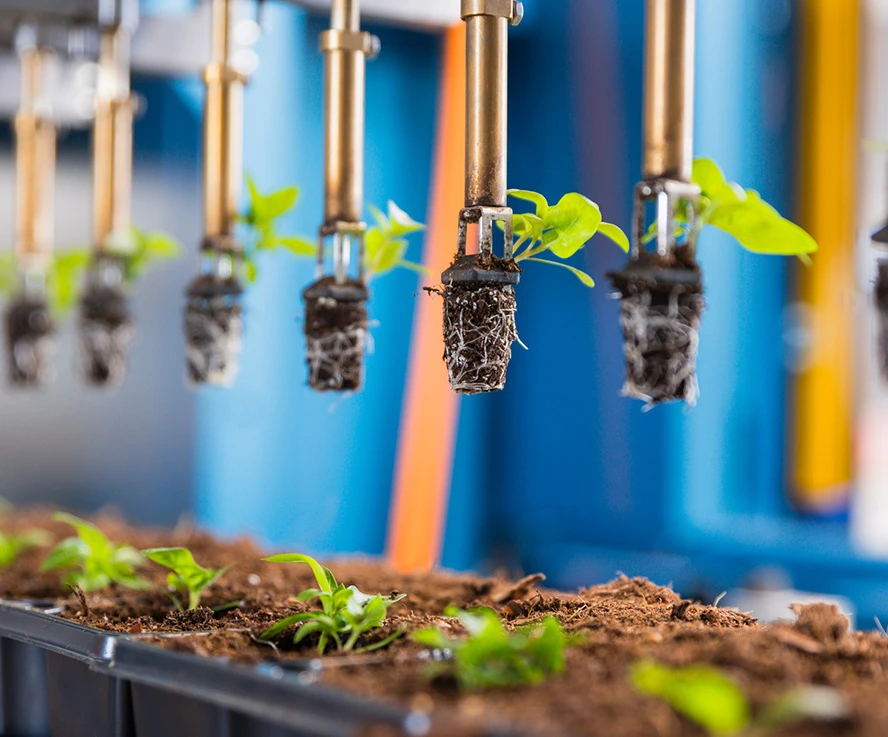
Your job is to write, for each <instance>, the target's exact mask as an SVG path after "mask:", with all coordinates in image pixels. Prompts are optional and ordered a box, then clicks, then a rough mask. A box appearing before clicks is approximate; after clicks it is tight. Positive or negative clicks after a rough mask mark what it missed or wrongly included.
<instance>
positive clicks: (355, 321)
mask: <svg viewBox="0 0 888 737" xmlns="http://www.w3.org/2000/svg"><path fill="white" fill-rule="evenodd" d="M328 279H329V281H330V284H331V285H332V284H333V277H328ZM318 286H319V284H316V285H314V288H318ZM347 286H353V287H354V288H355V289H356V290H364V289H365V287H364V284H363V283H362V282H359V281H350V282H349V283H348V284H347ZM367 322H368V317H367V303H366V302H365V301H357V300H337V299H334V298H332V297H329V296H324V297H318V298H311V297H308V296H306V298H305V339H306V343H307V350H306V360H307V362H308V385H309V386H310V387H311V388H312V389H314V390H315V391H357V390H358V389H360V388H361V384H362V383H363V377H364V350H365V343H366V337H367Z"/></svg>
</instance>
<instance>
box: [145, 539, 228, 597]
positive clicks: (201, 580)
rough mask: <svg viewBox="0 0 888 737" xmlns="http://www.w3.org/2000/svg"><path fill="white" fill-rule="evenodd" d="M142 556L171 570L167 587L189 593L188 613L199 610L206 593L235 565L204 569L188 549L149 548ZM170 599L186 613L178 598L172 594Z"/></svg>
mask: <svg viewBox="0 0 888 737" xmlns="http://www.w3.org/2000/svg"><path fill="white" fill-rule="evenodd" d="M142 555H144V556H145V557H146V558H148V560H151V561H154V562H155V563H157V564H158V565H161V566H163V567H164V568H169V569H170V571H171V572H170V573H169V574H167V586H168V587H169V588H170V590H171V591H179V592H183V593H184V592H187V593H188V611H191V610H193V609H197V607H198V606H199V605H200V599H201V596H203V593H204V591H206V590H207V588H209V587H210V586H212V585H213V584H214V583H215V582H216V581H218V580H219V578H221V577H222V576H224V575H225V574H226V573H227V572H228V570H229V569H230V568H231V565H233V564H231V565H227V566H224V567H222V568H204V567H203V566H201V565H198V564H197V563H196V562H195V560H194V555H192V553H191V551H190V550H188V549H187V548H149V549H148V550H143V551H142ZM170 598H171V599H172V600H173V604H175V605H176V609H178V610H179V611H180V612H182V611H185V607H184V606H183V605H182V601H181V599H179V597H178V596H176V595H175V594H174V593H170Z"/></svg>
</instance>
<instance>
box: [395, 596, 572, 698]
mask: <svg viewBox="0 0 888 737" xmlns="http://www.w3.org/2000/svg"><path fill="white" fill-rule="evenodd" d="M446 614H447V616H449V617H456V618H457V619H458V620H459V622H460V624H461V625H462V626H463V627H464V628H465V630H466V632H467V636H465V637H456V638H454V637H450V636H449V635H446V634H445V633H444V632H442V631H441V630H440V629H438V628H435V627H430V628H428V629H423V630H419V631H417V632H414V633H413V634H412V635H411V638H412V639H413V640H415V641H416V642H418V643H419V644H421V645H425V646H426V647H429V648H433V649H435V650H442V651H448V652H449V653H451V654H452V659H451V660H450V661H445V662H443V663H438V664H435V665H433V666H432V667H431V668H430V675H431V676H432V677H439V676H441V675H449V676H452V677H454V678H455V679H456V682H457V684H458V685H459V687H460V688H461V689H463V690H466V691H478V690H483V689H488V688H504V687H509V686H519V685H523V684H531V685H532V684H537V683H540V682H541V681H543V680H544V679H545V678H547V677H548V676H550V675H552V674H553V673H563V672H564V667H565V658H564V653H565V650H566V649H567V648H568V647H569V646H570V645H571V644H573V642H574V641H575V639H576V638H574V637H571V636H570V635H567V634H566V633H565V632H564V630H562V628H561V623H560V622H559V621H558V620H557V619H555V618H554V617H544V618H543V620H542V621H540V622H538V623H536V624H531V625H527V626H525V627H522V628H521V629H519V630H517V631H515V632H508V631H507V630H506V628H505V627H504V626H503V624H502V622H501V621H500V618H499V617H498V616H497V615H496V612H494V611H493V610H492V609H476V610H473V611H471V612H466V611H462V610H460V609H456V608H455V607H449V608H448V609H447V611H446Z"/></svg>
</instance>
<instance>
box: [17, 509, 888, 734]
mask: <svg viewBox="0 0 888 737" xmlns="http://www.w3.org/2000/svg"><path fill="white" fill-rule="evenodd" d="M47 520H48V513H47V512H46V511H41V510H34V511H32V512H25V513H22V512H16V513H15V514H6V515H4V516H3V517H2V518H0V529H3V530H4V531H19V532H21V531H23V530H27V529H33V528H34V527H40V528H44V529H48V530H50V532H52V533H53V535H54V536H55V537H57V538H58V539H60V538H61V537H63V536H66V535H68V534H69V529H68V528H67V526H66V525H60V524H58V523H51V522H48V521H47ZM93 520H94V521H95V522H96V523H97V524H99V525H100V526H101V527H102V528H103V529H104V530H105V531H106V533H107V534H108V535H109V537H111V538H112V539H114V540H117V541H126V542H129V543H131V544H134V545H136V546H137V547H144V546H149V545H173V544H181V545H187V546H189V547H190V548H191V549H192V551H193V552H194V553H195V557H196V559H197V561H198V562H199V563H201V564H204V565H212V566H221V565H224V564H227V563H231V562H232V561H236V565H235V567H234V568H233V569H232V570H231V571H230V572H229V573H228V574H226V576H225V577H224V578H223V579H222V580H221V581H220V582H219V583H218V584H217V585H215V586H214V587H213V588H212V589H211V590H210V591H209V593H208V595H207V597H206V598H205V602H204V603H206V604H207V605H210V606H215V605H218V604H223V603H225V602H229V601H232V600H238V601H241V602H242V604H241V605H240V607H238V608H237V609H234V610H230V611H227V612H224V613H219V614H216V613H214V612H213V611H212V610H210V609H208V608H206V607H201V608H200V609H198V610H197V611H195V612H190V613H184V614H183V613H177V612H174V611H172V608H171V605H170V601H169V599H168V598H167V596H166V594H165V593H164V592H163V590H162V586H163V581H164V578H165V572H164V570H163V569H161V568H160V567H159V566H156V565H154V564H147V565H146V567H145V568H144V570H143V573H144V575H145V576H146V577H147V578H149V579H150V580H152V581H153V582H154V583H155V584H156V585H157V589H155V590H146V591H134V590H128V589H120V588H114V589H111V590H108V591H105V592H101V593H95V594H88V595H86V597H85V600H84V602H83V603H80V602H78V599H77V597H75V596H73V595H72V596H68V597H67V598H66V599H65V610H64V614H63V616H65V617H67V618H69V619H72V620H74V621H79V622H83V623H86V624H89V625H92V626H95V627H99V628H103V629H109V630H114V631H120V632H129V633H132V634H135V635H138V636H139V637H141V638H143V639H145V640H147V641H149V642H154V643H155V644H158V645H160V646H163V647H166V648H171V649H175V650H179V651H184V652H191V653H194V654H198V655H202V656H215V657H225V658H229V659H231V660H233V661H237V662H244V663H255V662H258V661H275V662H279V663H281V664H282V665H285V666H286V665H287V664H288V663H291V664H292V665H293V666H294V667H295V666H296V662H295V661H303V663H304V662H305V661H307V660H308V659H313V658H316V657H317V654H316V650H315V646H316V640H313V639H312V638H307V639H306V640H305V641H304V642H303V643H302V644H300V645H299V646H298V647H297V646H293V644H292V635H293V633H294V632H295V629H291V630H290V631H288V632H285V633H282V634H281V635H280V636H278V637H277V638H275V639H274V640H273V642H272V643H271V644H268V643H264V642H260V641H259V639H258V637H259V635H260V634H261V633H262V631H264V630H265V629H266V628H267V627H268V626H269V625H270V624H271V623H273V622H275V621H277V620H279V619H280V618H281V617H283V616H286V615H287V614H290V613H293V612H298V611H303V610H305V609H306V608H314V606H315V605H314V604H312V603H309V604H308V605H306V604H302V603H300V602H299V601H297V599H296V595H297V594H298V593H299V592H300V591H302V590H303V589H305V588H307V587H309V586H311V585H313V581H312V579H311V574H310V571H309V569H308V567H307V566H304V565H299V564H281V563H278V564H273V563H265V562H262V561H260V560H259V557H260V555H261V554H262V553H261V552H260V550H259V549H258V548H257V547H256V546H255V545H254V544H253V543H252V542H250V541H249V540H236V541H231V542H220V541H216V540H214V539H213V538H211V537H210V536H208V535H206V534H204V533H201V532H199V531H196V530H194V529H193V528H191V527H189V526H188V525H184V524H183V525H180V526H179V527H178V528H177V529H175V530H169V531H163V530H148V529H137V528H133V527H130V526H129V525H127V524H125V523H123V522H121V521H120V520H119V519H117V518H115V517H113V516H109V515H99V516H97V517H94V518H93ZM45 552H46V551H45V550H43V551H32V552H30V553H27V554H25V555H23V556H22V557H21V558H20V559H19V560H18V561H16V562H15V563H14V564H13V565H12V566H10V567H8V568H6V569H0V593H2V594H3V595H7V596H9V595H17V596H47V595H51V594H53V593H55V592H57V591H58V590H59V589H58V574H40V573H38V572H37V570H36V569H37V566H38V565H39V561H40V560H42V557H43V556H45ZM329 564H330V567H331V568H332V570H333V572H334V573H335V574H336V576H337V577H338V579H339V580H340V581H341V582H343V583H346V584H355V585H357V587H358V588H359V589H361V590H362V591H364V592H365V593H385V594H390V593H394V592H403V593H406V594H407V596H406V598H405V599H403V600H402V601H400V602H398V603H396V604H394V605H392V606H391V607H390V609H389V617H388V619H387V621H386V623H385V625H384V626H383V628H381V630H380V631H377V632H376V633H374V634H372V635H369V636H368V637H367V638H366V639H365V640H364V641H362V642H361V644H362V645H368V644H372V643H373V642H375V641H378V640H379V639H381V638H383V637H385V636H386V635H387V634H389V633H391V632H394V631H395V630H396V629H397V628H400V627H406V628H407V629H408V632H409V631H410V630H414V629H416V628H418V627H425V626H429V625H437V626H440V627H442V628H445V629H448V630H452V631H453V632H459V624H458V623H457V622H456V621H455V620H452V619H450V618H447V617H445V616H443V614H442V612H443V611H444V608H445V607H446V606H447V605H449V604H455V605H457V606H461V607H472V606H478V605H483V606H490V607H492V608H494V609H495V610H497V611H498V612H499V613H500V615H501V616H502V617H503V618H504V620H505V622H506V625H507V627H509V628H516V627H520V626H522V625H525V624H528V623H533V622H535V621H538V620H539V619H541V618H542V617H544V616H546V615H551V616H555V617H557V618H558V619H559V620H560V621H561V622H562V623H563V626H564V627H565V628H566V629H567V630H569V631H570V632H573V633H576V634H578V635H579V636H580V641H579V644H577V645H575V646H574V647H572V648H570V649H569V650H568V652H567V668H566V671H565V672H564V673H563V674H560V675H554V676H552V677H550V678H549V679H548V680H546V681H544V682H543V683H542V684H540V685H537V686H526V687H518V688H510V689H502V690H493V691H487V692H484V693H474V694H473V693H461V692H460V691H459V690H458V688H457V687H456V686H455V684H454V683H453V682H451V681H450V680H449V679H446V678H444V679H442V678H440V677H439V678H434V679H432V678H429V677H428V669H429V666H430V658H429V653H427V652H426V651H425V650H424V649H423V648H422V647H421V646H419V645H417V644H416V643H414V642H412V641H411V640H410V639H409V637H407V636H405V637H401V638H400V639H397V640H395V642H394V643H393V644H392V645H391V646H390V647H388V648H386V649H385V650H381V651H376V652H373V653H368V654H359V655H337V654H330V655H329V656H326V657H324V658H323V659H322V661H321V665H320V667H319V668H318V669H317V670H316V671H315V672H316V678H317V681H318V682H319V683H321V684H325V685H328V686H332V687H337V688H343V689H347V690H349V691H353V692H355V693H358V694H363V695H365V696H370V697H374V698H378V699H381V700H384V701H388V702H391V703H393V704H395V705H399V706H402V707H406V708H411V709H414V710H420V711H424V712H431V713H432V715H433V717H434V719H435V722H436V724H437V728H436V731H435V734H436V735H449V736H450V737H452V736H453V735H461V736H463V737H471V736H472V735H491V734H492V731H491V730H497V729H499V730H503V731H507V732H509V733H511V734H516V733H522V734H524V733H526V734H528V735H537V736H538V737H544V736H545V737H558V736H566V735H572V736H575V737H585V736H591V735H595V736H598V735H600V736H601V737H605V736H607V737H641V736H646V735H655V736H657V737H703V736H704V732H703V731H702V729H700V728H699V727H697V726H696V725H695V724H693V723H692V722H690V721H688V720H687V719H686V718H684V717H682V716H679V715H678V714H677V713H676V712H674V711H673V710H672V708H671V707H669V706H668V705H667V704H665V703H664V702H662V701H660V700H658V699H655V698H651V697H648V696H645V695H642V694H640V693H638V692H637V691H636V690H635V689H634V688H633V687H632V685H631V684H630V682H629V681H628V680H627V676H626V673H627V669H628V668H629V666H630V665H631V664H632V663H634V662H636V661H637V660H639V659H647V658H652V659H654V660H657V661H660V662H663V663H668V664H676V665H680V664H700V663H708V664H711V665H713V666H715V667H717V668H719V669H721V670H722V671H723V672H724V673H726V674H727V675H729V676H731V677H732V678H734V679H735V680H736V682H737V683H738V684H739V686H740V687H741V688H742V689H743V691H744V692H745V693H746V695H747V696H748V698H749V699H750V701H751V703H752V705H753V708H754V710H756V711H759V710H761V709H763V708H765V707H766V706H767V705H768V704H770V703H772V702H773V701H774V700H775V699H776V698H778V697H779V696H780V695H781V694H783V693H786V692H788V691H790V690H792V689H794V688H797V687H799V686H803V685H811V684H816V685H822V686H831V687H833V688H835V689H836V690H837V691H838V692H839V693H841V695H842V696H843V697H844V699H845V701H846V703H847V706H848V715H847V716H846V717H844V718H842V719H841V720H839V721H830V722H815V721H811V720H808V721H804V722H796V723H793V724H790V725H787V726H783V727H781V728H779V729H774V730H769V731H768V732H767V733H764V732H758V733H755V734H756V736H757V737H758V735H764V734H767V735H769V736H772V735H773V736H774V737H801V736H802V735H808V736H812V737H827V735H830V736H836V737H870V736H871V737H883V736H884V735H885V734H888V701H886V699H885V698H884V693H885V691H886V689H888V637H885V636H883V635H880V634H875V633H855V632H850V631H849V628H848V622H847V620H845V619H844V618H843V617H842V616H841V615H840V614H838V612H837V611H836V610H835V608H834V607H832V606H831V605H825V604H815V605H810V606H806V607H797V608H796V609H795V613H793V612H789V611H788V612H787V622H785V623H782V624H777V625H774V626H771V627H763V626H760V625H758V624H757V623H756V622H755V620H753V619H752V618H751V617H749V616H748V615H746V614H743V613H740V612H737V611H734V610H730V609H720V608H718V607H716V606H707V605H703V604H700V603H695V602H692V601H689V600H686V599H683V598H682V597H681V596H679V595H678V594H677V593H675V592H674V591H672V590H671V589H669V588H664V587H660V586H656V585H655V584H653V583H651V582H649V581H647V580H645V579H640V578H635V579H629V578H626V577H620V578H618V579H616V580H614V581H611V582H610V583H607V584H603V585H598V586H592V587H590V588H587V589H583V590H581V591H578V592H576V593H565V592H556V591H551V590H548V589H545V588H543V587H541V576H529V577H527V578H526V579H524V580H522V581H517V582H515V581H508V580H506V579H504V578H484V577H478V576H472V575H458V574H451V573H446V572H438V573H433V574H430V575H404V574H400V573H397V572H396V571H394V570H392V569H391V568H388V567H387V566H385V565H383V564H381V563H379V562H376V561H371V560H340V561H332V562H330V563H329ZM84 605H85V607H84ZM796 615H797V616H796ZM188 630H192V632H191V633H188ZM194 630H200V632H198V633H195V632H194ZM392 734H393V733H392V732H391V731H387V730H386V728H383V727H371V726H369V725H368V729H367V732H366V735H365V737H384V736H386V735H392ZM751 734H752V733H750V735H751Z"/></svg>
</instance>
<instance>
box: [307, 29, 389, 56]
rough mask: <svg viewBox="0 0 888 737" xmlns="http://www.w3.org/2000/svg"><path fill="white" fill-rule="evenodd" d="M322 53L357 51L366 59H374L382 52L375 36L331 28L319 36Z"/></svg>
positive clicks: (380, 44) (362, 32) (363, 32)
mask: <svg viewBox="0 0 888 737" xmlns="http://www.w3.org/2000/svg"><path fill="white" fill-rule="evenodd" d="M320 46H321V51H322V52H327V51H357V52H359V53H361V54H364V55H365V56H366V57H367V58H368V59H375V58H376V57H377V56H379V52H380V51H381V50H382V43H381V42H380V40H379V38H378V37H377V36H374V35H373V34H372V33H367V32H366V31H343V30H340V29H336V28H331V29H329V30H327V31H323V32H322V33H321V36H320Z"/></svg>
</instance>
